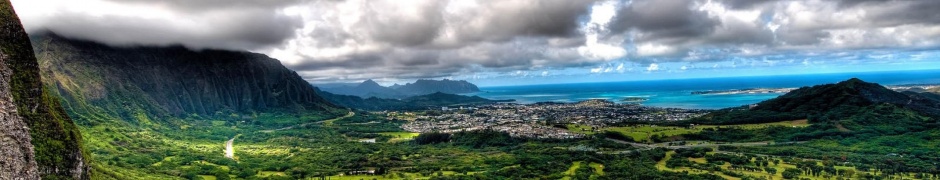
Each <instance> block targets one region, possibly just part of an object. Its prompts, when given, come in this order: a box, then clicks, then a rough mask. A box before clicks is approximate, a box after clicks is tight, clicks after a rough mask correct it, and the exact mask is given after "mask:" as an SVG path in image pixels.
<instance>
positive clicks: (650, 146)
mask: <svg viewBox="0 0 940 180" xmlns="http://www.w3.org/2000/svg"><path fill="white" fill-rule="evenodd" d="M607 140H610V141H613V142H617V143H620V144H629V145H631V146H634V147H638V148H639V149H635V150H627V151H621V152H618V153H630V152H633V151H639V150H648V149H653V148H660V147H662V148H666V149H682V148H694V147H717V146H764V145H770V142H743V143H722V144H718V143H711V144H696V145H680V146H669V145H667V144H668V143H658V144H643V143H635V142H627V141H622V140H617V139H611V138H607ZM804 142H805V141H794V142H778V143H773V144H797V143H804Z"/></svg>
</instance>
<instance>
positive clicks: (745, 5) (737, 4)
mask: <svg viewBox="0 0 940 180" xmlns="http://www.w3.org/2000/svg"><path fill="white" fill-rule="evenodd" d="M775 1H779V0H720V2H721V3H722V4H724V5H725V6H727V7H728V8H732V9H752V8H755V7H757V6H761V5H764V4H767V3H770V2H775Z"/></svg>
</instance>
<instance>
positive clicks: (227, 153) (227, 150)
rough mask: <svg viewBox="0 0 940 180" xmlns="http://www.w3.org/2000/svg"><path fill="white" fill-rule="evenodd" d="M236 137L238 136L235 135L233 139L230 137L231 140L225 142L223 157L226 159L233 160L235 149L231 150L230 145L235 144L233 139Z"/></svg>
mask: <svg viewBox="0 0 940 180" xmlns="http://www.w3.org/2000/svg"><path fill="white" fill-rule="evenodd" d="M237 137H238V135H235V137H232V139H229V140H228V141H227V142H225V157H226V158H229V159H235V148H232V144H233V143H235V138H237Z"/></svg>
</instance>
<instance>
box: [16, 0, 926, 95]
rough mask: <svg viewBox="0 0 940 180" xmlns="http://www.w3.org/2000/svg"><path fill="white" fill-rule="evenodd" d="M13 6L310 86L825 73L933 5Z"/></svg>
mask: <svg viewBox="0 0 940 180" xmlns="http://www.w3.org/2000/svg"><path fill="white" fill-rule="evenodd" d="M13 5H14V7H15V8H16V10H17V12H18V13H19V15H20V17H21V18H22V19H23V23H24V25H25V26H26V28H27V30H28V31H30V32H37V31H43V30H49V31H52V32H55V33H57V34H60V35H63V36H66V37H72V38H80V39H87V40H94V41H98V42H102V43H107V44H111V45H124V46H126V45H168V44H182V45H184V46H187V47H190V48H195V49H200V48H221V49H233V50H249V51H253V52H260V53H265V54H267V55H269V56H272V57H275V58H277V59H280V60H282V62H284V64H285V65H287V66H288V67H289V68H292V69H294V70H296V71H298V72H299V74H301V75H302V76H303V77H304V78H306V79H307V80H310V81H314V82H335V81H359V80H363V79H370V78H383V79H401V80H411V79H416V78H438V77H453V76H458V75H466V74H479V73H496V74H506V75H511V76H528V74H526V73H525V72H533V73H532V74H538V75H541V76H551V75H554V74H557V73H554V72H552V71H553V70H558V69H566V68H581V69H582V71H583V72H584V73H604V72H620V73H623V72H625V71H630V70H632V68H631V67H636V68H637V69H638V70H641V71H642V69H643V68H644V67H643V66H645V65H649V66H648V67H645V68H646V70H647V71H656V70H659V69H660V67H659V65H658V64H657V63H659V64H667V63H671V62H674V63H707V64H709V65H711V64H713V63H715V62H729V61H733V62H731V63H727V64H731V66H730V67H738V66H739V65H740V64H768V65H778V64H785V63H780V62H789V61H793V62H794V63H791V64H796V65H800V64H804V65H812V63H808V62H815V61H825V59H813V60H811V61H807V60H806V59H807V57H839V58H843V59H844V57H846V56H842V55H839V54H845V53H849V54H851V52H856V51H858V50H860V49H875V50H881V51H889V52H890V51H905V50H910V49H916V50H930V49H936V47H938V43H940V42H938V40H937V39H940V16H936V10H937V9H940V1H850V0H844V1H821V0H807V1H789V0H786V1H763V0H762V1H753V0H632V1H616V0H517V1H490V0H344V1H335V0H268V1H240V0H236V1H230V0H85V1H68V0H13ZM834 59H838V58H834ZM895 59H896V58H895ZM744 61H750V62H744ZM800 62H804V63H800ZM623 63H627V64H626V66H627V67H624V64H623ZM703 67H704V66H703ZM663 68H665V69H670V68H668V67H663ZM675 68H678V67H675ZM678 69H683V70H684V69H689V70H693V69H696V68H694V64H690V66H689V67H686V68H678ZM474 77H476V76H474Z"/></svg>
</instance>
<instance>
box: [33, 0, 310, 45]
mask: <svg viewBox="0 0 940 180" xmlns="http://www.w3.org/2000/svg"><path fill="white" fill-rule="evenodd" d="M177 2H180V3H181V2H184V1H177ZM177 2H166V3H174V4H175V3H177ZM185 2H189V1H185ZM141 3H143V2H141ZM193 3H195V2H193ZM204 3H205V2H204ZM187 5H193V6H196V5H199V4H177V5H173V6H169V7H187V8H195V7H190V6H187ZM203 6H207V5H203ZM245 6H248V5H245ZM154 11H156V10H154ZM122 13H128V12H122ZM161 13H162V14H161ZM301 22H302V21H301V19H299V18H296V17H290V16H286V15H284V14H281V13H278V12H277V11H276V10H275V9H266V8H259V7H251V8H227V9H216V10H208V11H203V12H189V11H179V9H173V8H170V9H165V10H162V11H161V12H160V13H153V14H146V13H145V12H141V14H140V15H136V14H130V15H129V14H120V13H102V14H93V13H87V12H78V11H57V12H55V13H52V14H51V15H47V16H45V17H44V19H39V20H36V21H34V22H33V24H31V25H32V28H29V29H30V30H31V31H34V32H35V31H46V30H48V31H51V32H54V33H56V34H60V35H63V36H67V37H71V38H77V39H86V40H93V41H98V42H102V43H106V44H110V45H116V46H127V45H172V44H181V45H183V46H186V47H189V48H193V49H203V48H220V49H232V50H250V49H258V48H265V47H271V46H275V45H280V44H282V43H283V42H284V41H285V40H287V39H290V38H291V37H293V36H294V31H295V30H296V29H297V28H299V27H301Z"/></svg>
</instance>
